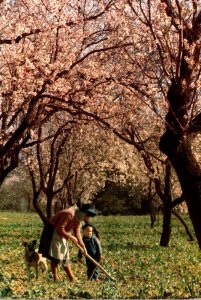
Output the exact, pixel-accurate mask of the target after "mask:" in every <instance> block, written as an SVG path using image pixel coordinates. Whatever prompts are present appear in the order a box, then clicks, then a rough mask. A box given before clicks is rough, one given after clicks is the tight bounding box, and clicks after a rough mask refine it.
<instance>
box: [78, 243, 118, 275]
mask: <svg viewBox="0 0 201 300" xmlns="http://www.w3.org/2000/svg"><path fill="white" fill-rule="evenodd" d="M76 245H77V246H78V248H79V249H80V251H81V252H82V254H84V255H85V256H86V257H87V258H88V259H89V260H90V261H92V262H93V263H94V265H96V266H97V267H98V268H99V269H100V270H102V271H103V273H105V274H106V275H107V276H108V277H109V278H110V279H112V280H113V281H116V280H115V279H114V278H112V276H111V275H110V274H109V273H108V272H107V271H106V270H105V269H104V268H103V267H102V266H101V265H100V264H99V263H98V262H97V261H96V260H95V259H93V258H92V257H91V256H90V255H89V254H88V253H85V252H84V250H83V249H82V247H81V246H80V245H78V244H76Z"/></svg>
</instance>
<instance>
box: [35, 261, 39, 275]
mask: <svg viewBox="0 0 201 300" xmlns="http://www.w3.org/2000/svg"><path fill="white" fill-rule="evenodd" d="M35 270H36V279H38V264H37V263H36V266H35Z"/></svg>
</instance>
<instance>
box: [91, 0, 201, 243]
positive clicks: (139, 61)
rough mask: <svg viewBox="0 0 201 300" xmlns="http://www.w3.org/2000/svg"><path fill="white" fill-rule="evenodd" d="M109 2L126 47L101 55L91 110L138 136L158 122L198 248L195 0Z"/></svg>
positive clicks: (200, 21)
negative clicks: (102, 73) (102, 71)
mask: <svg viewBox="0 0 201 300" xmlns="http://www.w3.org/2000/svg"><path fill="white" fill-rule="evenodd" d="M115 7H116V10H113V11H112V12H111V14H113V18H115V20H116V24H119V27H120V23H121V24H122V27H121V29H122V30H120V29H119V31H118V32H117V34H118V37H120V38H122V39H124V40H127V43H128V46H127V47H126V48H125V47H124V48H121V49H118V51H117V50H116V49H114V50H113V53H112V55H111V52H107V53H103V54H102V57H101V59H102V63H103V64H104V67H105V68H106V69H108V70H110V81H109V82H106V83H105V85H104V87H103V85H101V86H97V93H98V95H101V94H104V95H105V98H106V101H105V102H104V103H105V104H104V103H103V101H101V100H100V114H99V115H102V116H103V117H105V118H106V117H107V118H109V116H110V118H111V117H115V116H118V118H117V121H116V123H115V124H114V123H113V125H112V128H113V130H114V131H115V130H120V131H122V132H126V131H127V128H128V129H129V126H130V125H129V124H130V123H132V125H133V124H135V125H137V124H138V123H139V124H140V125H141V131H140V135H141V137H142V141H143V140H144V138H145V137H146V135H149V133H150V131H149V130H148V131H147V128H148V126H150V128H153V124H154V122H155V121H156V122H158V126H159V128H160V129H161V128H163V126H164V127H165V129H166V130H165V132H164V133H163V134H161V138H160V144H159V146H160V150H161V151H162V152H163V153H164V154H165V155H166V156H167V157H168V158H169V160H170V162H171V164H172V166H173V167H174V169H175V171H176V174H177V176H178V179H179V181H180V185H181V189H182V192H183V194H182V197H183V198H184V199H185V200H186V202H187V206H188V210H189V214H190V217H191V220H192V223H193V226H194V230H195V234H196V237H197V240H198V243H199V246H200V247H201V219H200V215H201V192H200V191H201V180H200V178H201V169H200V168H201V167H200V164H199V161H198V160H197V159H196V156H195V152H194V151H193V150H192V142H193V140H194V139H196V137H197V135H198V134H199V133H200V131H201V112H200V107H201V101H200V87H201V85H200V80H201V78H200V74H201V73H200V70H201V69H200V66H201V61H200V42H201V1H199V0H191V1H183V0H156V1H150V0H140V1H136V0H127V1H126V0H125V1H117V2H116V5H115ZM119 27H118V28H119ZM114 38H115V34H114ZM129 44H130V46H129ZM106 66H107V67H106ZM105 78H106V77H105ZM115 95H116V98H115ZM96 98H97V96H96ZM97 99H103V97H99V98H97ZM106 107H107V109H106ZM101 109H102V110H101ZM118 112H121V115H120V114H119V113H118ZM120 116H121V118H120ZM110 124H111V123H110ZM144 126H145V127H144ZM108 127H110V126H108ZM143 127H144V128H143ZM138 128H140V127H138ZM124 140H125V141H126V137H125V138H124ZM198 141H199V140H198Z"/></svg>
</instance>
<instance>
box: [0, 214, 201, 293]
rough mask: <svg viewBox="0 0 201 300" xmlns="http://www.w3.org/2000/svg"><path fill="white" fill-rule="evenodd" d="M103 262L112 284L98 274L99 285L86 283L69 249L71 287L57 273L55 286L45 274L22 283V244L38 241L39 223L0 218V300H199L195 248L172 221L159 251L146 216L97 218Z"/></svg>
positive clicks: (28, 217) (31, 218) (32, 217)
mask: <svg viewBox="0 0 201 300" xmlns="http://www.w3.org/2000/svg"><path fill="white" fill-rule="evenodd" d="M94 224H95V225H96V226H97V228H98V229H99V231H100V234H101V244H102V248H103V255H104V257H105V260H104V261H102V263H101V264H102V266H103V267H104V268H105V269H106V270H107V271H108V272H109V273H110V274H111V275H112V277H114V278H115V279H116V282H112V281H111V280H109V279H108V278H106V276H105V275H104V274H103V273H101V277H102V280H101V282H89V281H87V280H86V267H85V264H83V265H79V264H78V263H77V262H76V259H77V249H76V248H75V246H71V251H70V253H71V260H72V269H73V271H74V273H75V274H76V276H77V277H78V278H79V282H78V283H76V284H72V283H70V282H69V281H68V279H67V278H66V277H65V274H64V272H63V271H62V269H61V270H60V281H59V282H58V283H54V282H53V280H52V278H51V274H48V276H47V277H44V276H43V274H41V275H40V277H39V279H35V278H34V274H33V276H32V277H31V278H30V279H28V277H27V274H26V271H25V267H24V262H23V253H24V251H23V250H24V249H23V245H22V242H23V241H24V240H32V239H37V240H39V237H40V233H41V230H42V227H43V226H42V223H41V221H40V219H39V218H38V216H37V215H36V214H29V213H27V214H23V213H11V212H0V238H1V239H0V241H1V242H0V298H4V297H7V298H8V297H9V298H30V299H34V298H37V299H44V298H46V299H47V298H48V299H50V298H51V299H58V298H65V299H66V298H67V299H69V298H70V299H76V298H88V299H91V298H99V299H103V298H104V299H112V298H114V299H117V298H118V299H126V298H132V299H136V298H137V299H145V298H146V299H148V298H149V299H153V298H171V299H172V298H174V299H175V298H180V299H183V298H200V297H201V260H200V259H201V256H200V251H199V249H198V246H197V243H196V242H189V241H188V237H187V236H186V234H185V232H184V229H183V228H182V226H181V225H180V223H178V221H177V220H175V219H173V230H172V239H171V243H170V246H169V247H168V248H162V247H160V246H159V240H160V233H161V221H160V224H158V225H156V226H155V228H154V229H150V220H149V217H148V216H137V217H136V216H127V217H123V216H115V217H103V216H98V217H96V218H95V219H94Z"/></svg>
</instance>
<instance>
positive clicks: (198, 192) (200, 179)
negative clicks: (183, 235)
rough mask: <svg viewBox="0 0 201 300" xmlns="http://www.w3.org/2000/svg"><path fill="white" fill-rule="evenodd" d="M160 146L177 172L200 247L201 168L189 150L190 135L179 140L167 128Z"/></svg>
mask: <svg viewBox="0 0 201 300" xmlns="http://www.w3.org/2000/svg"><path fill="white" fill-rule="evenodd" d="M160 148H161V150H162V151H163V152H164V153H165V154H166V155H167V156H168V158H169V159H170V161H171V163H172V166H173V167H174V169H175V171H176V173H177V176H178V179H179V181H180V184H181V188H182V191H183V196H184V198H185V200H186V203H187V206H188V210H189V215H190V218H191V221H192V224H193V228H194V231H195V235H196V238H197V241H198V244H199V247H200V249H201V218H200V216H201V170H200V166H199V164H198V163H197V161H196V159H195V157H194V155H193V153H192V150H191V137H190V136H189V137H188V138H187V137H186V139H185V140H184V139H183V140H181V139H179V138H178V137H177V136H176V134H174V133H173V132H172V131H170V130H169V129H167V130H166V132H165V134H164V135H163V136H162V137H161V141H160Z"/></svg>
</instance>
